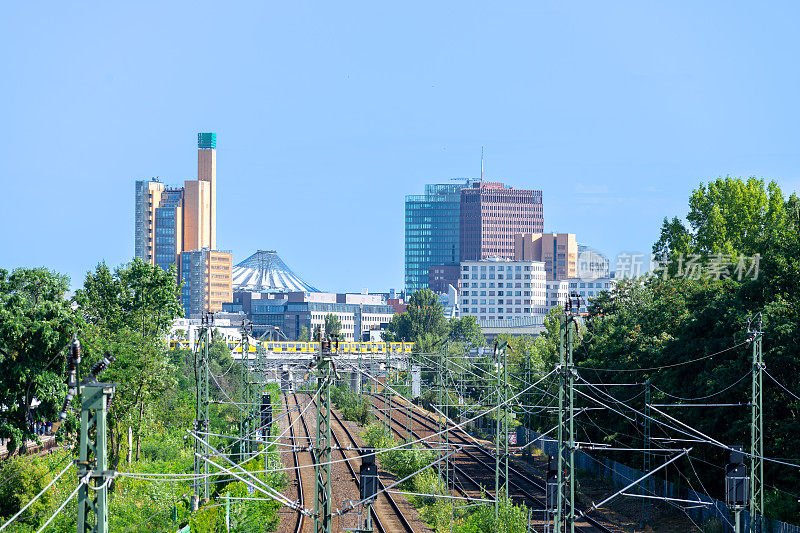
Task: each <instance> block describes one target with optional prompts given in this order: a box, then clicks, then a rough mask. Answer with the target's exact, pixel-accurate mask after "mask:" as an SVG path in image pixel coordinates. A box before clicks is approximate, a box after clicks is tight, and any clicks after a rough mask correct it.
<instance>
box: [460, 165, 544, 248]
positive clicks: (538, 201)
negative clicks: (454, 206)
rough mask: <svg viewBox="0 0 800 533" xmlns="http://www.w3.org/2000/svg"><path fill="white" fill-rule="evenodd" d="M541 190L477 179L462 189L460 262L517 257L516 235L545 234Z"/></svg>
mask: <svg viewBox="0 0 800 533" xmlns="http://www.w3.org/2000/svg"><path fill="white" fill-rule="evenodd" d="M543 232H544V211H543V209H542V191H540V190H527V189H514V188H513V187H505V186H504V185H503V184H502V183H490V182H483V181H481V182H475V183H472V184H471V186H470V187H466V188H463V189H462V190H461V209H460V223H459V243H460V246H459V250H460V261H461V262H462V263H463V262H464V261H477V260H480V259H486V258H488V257H492V256H497V257H501V258H504V259H513V258H514V235H516V234H518V233H543Z"/></svg>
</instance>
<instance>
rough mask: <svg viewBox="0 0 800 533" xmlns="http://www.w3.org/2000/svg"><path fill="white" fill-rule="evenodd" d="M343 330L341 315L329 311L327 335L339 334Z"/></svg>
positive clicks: (326, 316) (326, 323)
mask: <svg viewBox="0 0 800 533" xmlns="http://www.w3.org/2000/svg"><path fill="white" fill-rule="evenodd" d="M341 331H342V323H341V321H340V320H339V317H338V316H336V315H334V314H333V313H328V314H327V315H325V335H331V336H333V335H338V334H339V333H340V332H341ZM357 340H358V339H357Z"/></svg>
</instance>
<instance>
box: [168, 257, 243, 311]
mask: <svg viewBox="0 0 800 533" xmlns="http://www.w3.org/2000/svg"><path fill="white" fill-rule="evenodd" d="M180 263H181V270H180V276H181V280H182V281H183V287H182V289H181V303H182V304H183V312H184V316H186V317H187V318H199V317H201V316H202V315H203V313H205V312H208V311H210V312H216V311H221V310H222V304H223V303H227V302H230V301H231V300H232V299H233V294H232V287H231V263H232V257H231V253H230V252H224V251H220V250H209V249H204V250H191V251H188V252H183V253H182V254H181V261H180Z"/></svg>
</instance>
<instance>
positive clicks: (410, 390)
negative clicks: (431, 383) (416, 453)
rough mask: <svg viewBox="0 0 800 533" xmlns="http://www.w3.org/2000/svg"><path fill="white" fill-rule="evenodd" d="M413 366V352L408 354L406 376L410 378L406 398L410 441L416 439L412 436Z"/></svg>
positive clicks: (407, 430)
mask: <svg viewBox="0 0 800 533" xmlns="http://www.w3.org/2000/svg"><path fill="white" fill-rule="evenodd" d="M413 368H414V367H413V361H412V357H411V354H408V356H407V357H406V369H407V372H406V378H407V380H408V398H406V400H407V401H406V434H408V440H409V442H411V441H412V440H414V439H413V438H412V437H411V433H412V431H413V429H412V426H413V424H414V423H413V422H412V420H411V399H412V398H413V397H414V393H413V388H414V378H413V376H412V375H411V372H412V370H413Z"/></svg>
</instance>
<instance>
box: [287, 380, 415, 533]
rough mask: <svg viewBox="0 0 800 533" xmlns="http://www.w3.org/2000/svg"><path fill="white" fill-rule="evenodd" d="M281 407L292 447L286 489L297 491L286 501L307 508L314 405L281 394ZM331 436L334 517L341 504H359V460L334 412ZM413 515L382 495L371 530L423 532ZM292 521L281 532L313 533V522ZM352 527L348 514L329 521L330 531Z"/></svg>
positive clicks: (351, 439)
mask: <svg viewBox="0 0 800 533" xmlns="http://www.w3.org/2000/svg"><path fill="white" fill-rule="evenodd" d="M309 404H310V405H309ZM284 405H285V407H286V412H287V424H288V425H289V434H288V435H289V440H290V441H291V443H292V444H293V446H294V447H293V452H292V457H291V464H289V465H286V466H287V467H288V471H289V472H290V477H291V478H292V480H291V483H290V485H291V486H296V487H297V491H296V492H295V493H294V495H292V496H290V497H293V498H295V499H297V501H298V502H299V503H300V505H301V506H303V507H305V508H311V507H312V505H313V502H314V468H313V465H314V463H313V458H312V454H311V451H310V449H311V447H313V441H314V439H313V435H312V433H311V431H310V430H309V426H310V425H311V421H312V420H314V417H315V416H316V404H315V402H314V401H313V399H312V398H311V397H310V396H309V395H307V394H284ZM331 434H332V436H333V444H334V450H333V455H332V461H333V475H332V480H333V484H332V492H333V509H334V514H335V513H336V511H337V510H339V509H344V508H345V507H346V504H345V501H348V500H349V501H352V502H356V501H358V500H359V475H358V469H359V467H360V466H361V457H360V454H359V452H358V449H359V443H358V440H357V439H356V437H355V436H354V435H353V434H352V432H351V430H350V429H349V428H348V427H347V425H346V424H344V422H343V421H342V420H341V418H340V417H339V415H338V414H337V413H336V412H335V411H333V417H332V425H331ZM284 455H285V456H286V455H288V454H284ZM284 461H289V458H288V457H286V458H285V459H284ZM383 488H384V486H383V485H381V484H379V486H378V490H379V491H380V490H381V489H383ZM312 510H313V509H312ZM415 514H416V512H415V511H414V510H413V508H411V507H410V506H409V505H408V504H407V503H406V502H399V503H398V502H397V501H395V499H394V497H393V496H392V495H391V494H389V493H387V492H382V493H380V494H379V495H378V497H377V499H376V500H375V503H374V504H373V506H372V522H373V527H374V530H375V531H377V532H387V533H388V532H414V531H423V530H427V528H426V527H425V526H424V523H422V522H421V521H420V520H419V519H418V518H416V517H414V516H413V515H415ZM407 515H411V516H407ZM295 520H296V521H295V522H293V523H292V524H291V527H289V525H288V524H281V531H282V532H283V531H286V532H288V531H294V532H295V533H304V532H310V531H313V522H314V521H313V520H312V519H311V518H309V517H304V516H303V515H302V514H301V513H299V512H298V513H296V519H295ZM412 522H413V524H414V525H413V527H412ZM354 525H355V516H354V515H353V514H352V513H345V514H343V515H342V516H340V517H335V518H334V520H333V530H334V531H343V530H344V528H345V527H351V526H354Z"/></svg>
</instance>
